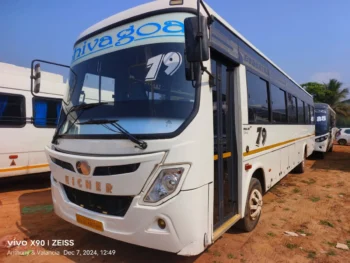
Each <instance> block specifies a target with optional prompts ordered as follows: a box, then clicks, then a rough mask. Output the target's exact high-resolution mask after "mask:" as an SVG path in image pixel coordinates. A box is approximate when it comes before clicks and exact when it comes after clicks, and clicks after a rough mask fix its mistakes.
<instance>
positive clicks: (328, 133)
mask: <svg viewBox="0 0 350 263" xmlns="http://www.w3.org/2000/svg"><path fill="white" fill-rule="evenodd" d="M315 115H316V116H315V118H316V137H315V151H316V152H319V153H320V154H321V158H323V157H324V154H325V153H326V152H332V151H333V143H334V140H335V134H336V132H337V130H338V129H337V127H336V113H335V111H334V110H333V109H332V108H331V107H330V106H329V105H328V104H326V103H315Z"/></svg>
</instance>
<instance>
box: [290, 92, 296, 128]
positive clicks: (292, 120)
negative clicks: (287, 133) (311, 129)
mask: <svg viewBox="0 0 350 263" xmlns="http://www.w3.org/2000/svg"><path fill="white" fill-rule="evenodd" d="M287 105H288V123H290V124H296V123H298V118H297V103H296V98H295V97H294V96H292V94H290V93H288V94H287Z"/></svg>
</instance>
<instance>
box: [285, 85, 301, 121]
mask: <svg viewBox="0 0 350 263" xmlns="http://www.w3.org/2000/svg"><path fill="white" fill-rule="evenodd" d="M288 94H289V95H290V96H292V101H293V100H294V102H295V118H296V122H291V121H290V119H289V117H290V111H289V104H288V102H289V101H288ZM297 101H298V98H297V97H295V96H294V95H293V94H292V93H290V92H286V106H287V119H288V122H287V123H288V124H293V125H297V124H298V104H297Z"/></svg>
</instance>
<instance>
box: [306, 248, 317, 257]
mask: <svg viewBox="0 0 350 263" xmlns="http://www.w3.org/2000/svg"><path fill="white" fill-rule="evenodd" d="M315 257H316V252H315V251H313V250H309V251H307V258H315Z"/></svg>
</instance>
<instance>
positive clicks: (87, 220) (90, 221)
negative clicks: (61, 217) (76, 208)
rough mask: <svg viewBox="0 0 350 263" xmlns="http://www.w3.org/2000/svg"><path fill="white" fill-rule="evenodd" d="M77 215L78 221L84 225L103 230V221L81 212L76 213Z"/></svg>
mask: <svg viewBox="0 0 350 263" xmlns="http://www.w3.org/2000/svg"><path fill="white" fill-rule="evenodd" d="M75 216H76V219H77V222H78V223H80V224H82V225H84V226H88V227H90V228H93V229H95V230H98V231H103V224H102V222H100V221H97V220H94V219H91V218H88V217H85V216H82V215H79V214H76V215H75Z"/></svg>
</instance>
